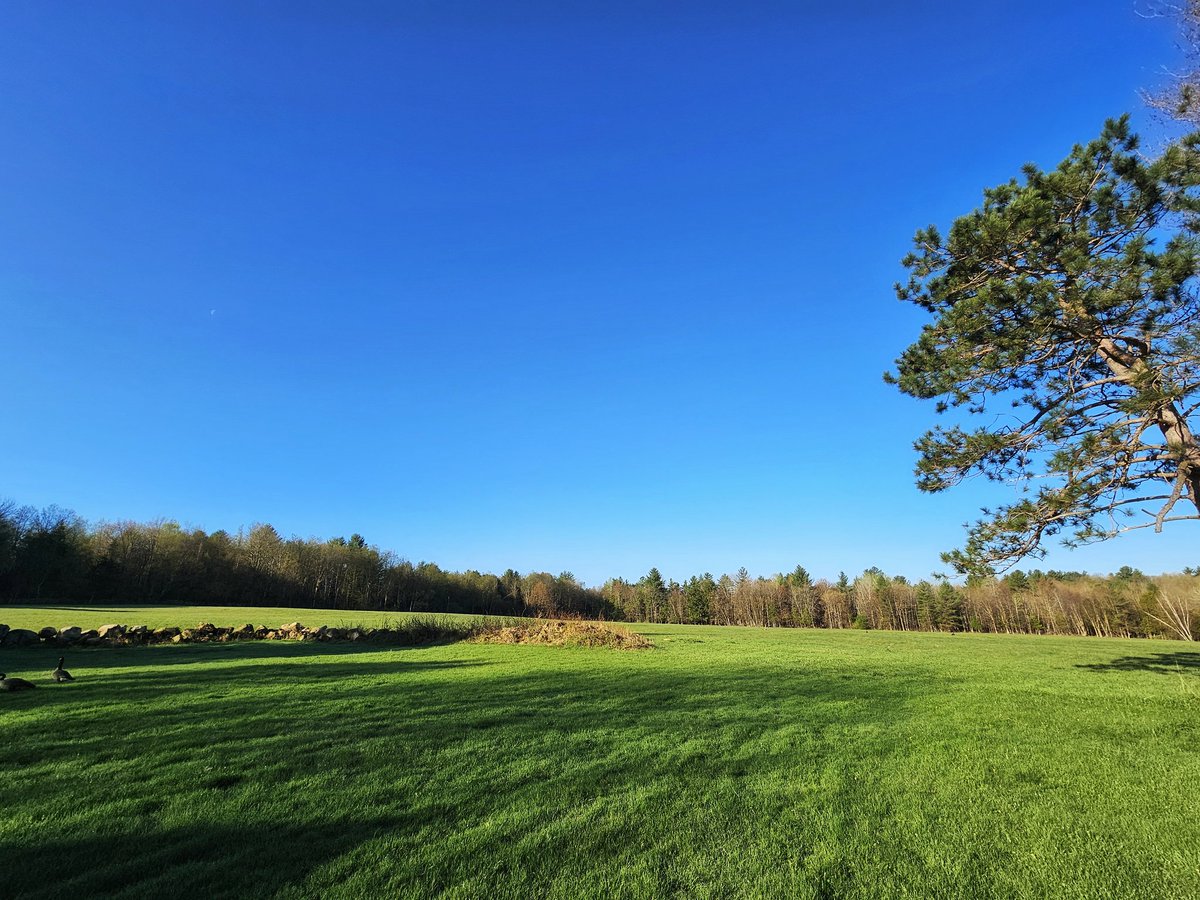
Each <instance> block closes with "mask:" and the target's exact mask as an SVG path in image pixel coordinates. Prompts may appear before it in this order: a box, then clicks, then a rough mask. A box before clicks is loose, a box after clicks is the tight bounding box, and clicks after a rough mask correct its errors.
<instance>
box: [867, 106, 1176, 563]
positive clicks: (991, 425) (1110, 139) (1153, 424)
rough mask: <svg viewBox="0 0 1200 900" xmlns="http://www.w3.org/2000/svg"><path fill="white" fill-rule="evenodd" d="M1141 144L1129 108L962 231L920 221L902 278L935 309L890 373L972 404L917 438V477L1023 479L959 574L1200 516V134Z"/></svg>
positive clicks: (903, 294)
mask: <svg viewBox="0 0 1200 900" xmlns="http://www.w3.org/2000/svg"><path fill="white" fill-rule="evenodd" d="M1137 146H1138V144H1137V138H1136V136H1134V135H1133V134H1131V133H1130V131H1129V127H1128V124H1127V121H1126V119H1124V118H1122V119H1120V120H1116V121H1110V122H1108V123H1107V124H1106V126H1105V128H1104V131H1103V133H1102V134H1101V135H1100V137H1099V138H1098V139H1097V140H1095V141H1092V142H1091V143H1089V144H1087V145H1084V146H1077V147H1075V148H1074V150H1073V151H1072V152H1071V155H1070V156H1069V157H1068V158H1067V159H1066V160H1064V161H1063V163H1062V164H1061V165H1059V166H1058V168H1056V169H1054V170H1052V171H1049V172H1043V171H1041V170H1039V169H1038V168H1036V167H1034V166H1031V165H1030V166H1026V167H1025V168H1024V170H1023V180H1022V181H1020V182H1018V181H1017V180H1013V181H1010V182H1009V183H1007V184H1003V185H1000V186H999V187H995V188H992V189H990V190H988V191H986V192H985V194H984V203H983V206H982V208H980V209H978V210H976V211H975V212H973V213H971V214H969V215H966V216H963V217H962V218H960V219H958V220H957V221H955V223H954V224H953V226H952V227H951V229H950V232H949V234H948V235H947V236H943V235H942V234H941V233H940V232H939V231H938V230H937V229H936V228H935V227H933V226H931V227H929V228H928V229H925V230H923V231H920V232H918V233H917V236H916V239H915V249H914V252H913V253H911V254H910V255H909V256H908V257H907V258H906V259H905V260H904V265H905V266H906V267H907V268H908V269H909V270H910V272H911V276H910V278H909V280H908V282H907V283H906V284H902V285H897V292H898V294H899V296H900V298H901V299H902V300H905V301H908V302H910V303H913V304H915V305H917V306H919V307H921V308H922V309H924V310H925V311H926V312H928V313H929V314H930V315H931V316H932V317H933V320H932V321H931V322H930V323H928V324H927V325H925V326H924V328H923V329H922V331H921V334H920V337H919V339H918V340H917V342H916V343H914V344H913V345H912V346H911V347H909V348H908V349H907V350H905V351H904V353H903V354H902V355H901V356H900V358H899V359H898V360H897V363H896V372H894V373H889V374H888V375H887V376H886V378H887V380H889V381H891V382H893V383H895V384H897V385H898V387H899V388H900V390H901V391H903V392H904V393H906V394H909V395H911V396H913V397H917V398H921V399H933V400H936V401H937V409H938V411H939V412H943V413H944V412H949V411H953V412H955V413H956V420H955V421H953V422H952V423H950V424H949V425H947V426H944V427H943V426H938V427H935V428H933V429H932V430H930V431H929V432H927V433H926V434H925V435H923V436H922V437H921V438H920V439H919V440H917V442H916V445H915V446H916V449H917V451H918V453H919V454H920V457H919V461H918V463H917V470H916V475H917V484H918V486H919V487H920V488H921V489H922V490H925V491H934V492H936V491H941V490H944V489H945V488H947V487H951V486H953V485H955V484H958V483H959V482H961V481H962V480H964V479H966V478H970V477H975V476H982V477H984V478H986V479H989V480H993V481H998V482H1005V483H1012V484H1016V485H1017V486H1018V488H1019V490H1020V492H1021V493H1020V497H1019V499H1018V500H1016V501H1015V502H1014V503H1012V504H1011V505H1008V506H1003V507H1000V508H999V509H996V510H985V511H984V512H985V517H984V518H983V519H981V520H980V521H979V522H977V523H976V524H975V526H974V527H973V528H972V529H971V530H970V532H969V534H968V538H967V543H966V546H965V547H964V548H963V549H962V550H956V551H953V552H951V553H948V554H946V555H945V558H946V561H947V562H949V563H951V564H952V565H953V566H954V567H955V568H956V569H958V570H959V571H960V572H964V573H989V572H991V571H992V567H993V566H994V565H997V564H1011V563H1012V562H1013V561H1015V560H1017V559H1019V558H1020V557H1022V556H1025V555H1035V556H1036V555H1039V554H1040V553H1041V552H1042V542H1043V540H1044V539H1046V538H1049V537H1051V536H1054V535H1059V534H1061V535H1063V536H1065V538H1066V541H1067V542H1068V543H1070V544H1075V543H1081V542H1088V541H1095V540H1101V539H1104V538H1108V537H1111V536H1113V535H1115V534H1117V533H1120V532H1121V531H1125V530H1128V529H1130V528H1140V527H1155V528H1161V526H1162V524H1163V523H1164V522H1165V521H1173V520H1177V519H1183V518H1193V519H1194V518H1200V515H1197V508H1198V507H1197V504H1198V503H1200V444H1198V443H1197V440H1196V438H1195V436H1194V435H1193V433H1192V430H1191V428H1190V425H1189V420H1188V419H1189V415H1190V414H1191V412H1192V411H1193V409H1194V406H1195V403H1196V399H1197V397H1196V395H1197V387H1198V385H1200V351H1198V347H1200V331H1198V328H1200V308H1198V305H1197V302H1196V298H1195V295H1194V291H1193V279H1194V276H1195V275H1196V272H1197V267H1198V263H1200V244H1198V243H1197V240H1196V237H1195V220H1194V216H1195V214H1196V211H1197V205H1198V201H1197V197H1196V195H1195V190H1194V189H1195V188H1196V186H1197V184H1200V151H1198V146H1200V135H1193V136H1191V137H1189V138H1186V139H1184V140H1182V141H1180V142H1179V143H1177V144H1175V145H1173V146H1172V147H1171V148H1170V149H1169V150H1168V151H1167V152H1166V153H1165V154H1164V155H1163V156H1162V157H1160V158H1159V159H1157V160H1154V161H1149V162H1148V161H1146V160H1144V159H1143V157H1142V156H1141V155H1140V154H1139V153H1138V150H1137ZM976 417H978V418H980V419H981V420H983V421H984V422H985V423H986V424H983V425H981V426H978V427H970V426H969V425H968V422H969V420H970V419H972V418H976ZM1181 501H1182V502H1181ZM1147 509H1149V510H1150V511H1149V512H1145V510H1147Z"/></svg>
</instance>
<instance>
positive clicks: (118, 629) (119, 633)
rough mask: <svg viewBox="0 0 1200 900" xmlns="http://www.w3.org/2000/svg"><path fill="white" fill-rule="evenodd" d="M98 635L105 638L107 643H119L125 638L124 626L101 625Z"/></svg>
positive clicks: (97, 631)
mask: <svg viewBox="0 0 1200 900" xmlns="http://www.w3.org/2000/svg"><path fill="white" fill-rule="evenodd" d="M96 634H98V635H100V637H102V638H104V639H105V640H106V641H119V640H120V639H121V638H123V637H124V636H125V626H124V625H101V626H100V627H99V628H97V629H96Z"/></svg>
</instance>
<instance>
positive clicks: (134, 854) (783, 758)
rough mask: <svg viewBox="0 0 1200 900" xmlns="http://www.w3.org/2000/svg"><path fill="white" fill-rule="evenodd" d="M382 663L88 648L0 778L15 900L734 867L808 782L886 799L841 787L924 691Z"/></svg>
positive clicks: (874, 680) (17, 728) (865, 684)
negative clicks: (634, 859)
mask: <svg viewBox="0 0 1200 900" xmlns="http://www.w3.org/2000/svg"><path fill="white" fill-rule="evenodd" d="M381 649H387V650H391V648H378V647H375V648H372V647H363V648H359V647H358V646H357V645H351V646H346V645H305V644H294V645H292V644H279V645H275V644H247V645H220V646H191V647H185V648H178V647H174V648H162V649H152V650H149V651H147V650H145V649H131V650H109V651H96V652H95V653H94V654H91V655H89V656H92V657H94V659H95V660H96V663H97V665H96V666H95V667H94V669H95V675H94V678H84V677H82V675H83V671H84V670H83V669H81V678H80V681H79V682H77V683H75V684H72V685H66V686H62V687H61V688H60V687H58V686H48V687H46V688H45V689H42V690H38V691H30V692H26V693H25V694H22V695H13V697H12V698H11V699H14V700H17V701H19V702H18V703H14V704H11V705H8V708H9V709H11V710H13V711H16V710H17V709H20V710H21V711H22V712H23V713H24V715H22V716H20V717H14V719H12V720H10V721H9V722H6V723H5V725H6V727H5V739H6V744H7V747H6V751H5V753H4V755H3V758H2V759H0V778H2V779H3V782H2V783H4V784H5V798H4V803H5V808H6V812H7V813H9V814H10V815H16V814H20V815H21V816H22V817H23V818H22V819H21V820H20V821H21V825H20V827H17V828H6V829H0V858H3V859H4V861H5V863H4V870H5V871H4V876H3V878H4V880H3V885H2V886H3V890H2V891H0V893H4V894H5V895H9V896H16V897H30V898H46V900H49V898H58V897H63V898H66V897H77V896H82V895H88V896H168V895H171V894H174V893H183V894H186V895H188V896H206V897H223V896H229V897H257V896H273V895H277V894H280V893H281V892H282V893H283V894H285V895H289V896H290V895H292V894H289V893H288V892H294V893H295V894H297V895H301V896H319V895H321V893H322V892H323V891H324V890H328V891H330V892H333V893H336V891H337V889H339V886H340V882H339V881H338V880H337V879H338V878H339V877H340V876H339V875H338V873H339V872H343V873H344V872H345V871H347V870H350V871H352V872H353V873H354V875H355V877H356V878H358V879H359V880H358V881H356V882H355V884H354V890H355V891H359V892H360V893H359V895H374V896H400V895H403V896H432V895H436V894H438V893H441V892H445V891H449V892H451V893H456V895H463V896H467V895H474V894H475V893H476V892H477V891H478V890H482V886H481V885H483V884H487V883H490V884H493V885H495V886H501V885H505V884H508V883H509V882H510V880H511V878H512V877H514V873H520V877H521V878H522V879H524V882H523V883H524V885H525V887H526V888H527V891H526V895H536V894H544V893H545V892H546V891H545V888H546V887H547V885H550V884H552V883H554V882H555V881H556V879H560V878H563V877H573V876H574V874H576V872H578V873H580V874H586V873H588V872H595V871H600V872H603V871H610V872H611V871H613V867H614V866H617V867H619V866H621V865H625V864H628V861H629V859H630V857H629V853H630V852H631V851H630V850H629V849H628V848H631V847H632V848H637V847H643V848H645V847H655V846H659V845H660V844H661V842H662V841H664V840H671V839H672V838H671V837H670V834H673V833H674V831H673V829H675V828H677V827H678V828H681V829H684V831H685V833H688V834H689V835H690V837H689V840H691V841H693V842H694V845H693V846H691V847H690V849H689V852H695V853H698V854H700V855H702V856H703V855H704V854H712V858H713V859H725V858H730V859H734V860H736V858H737V847H738V841H739V839H740V837H739V836H740V835H742V834H746V833H749V832H750V831H751V830H752V829H753V828H755V827H758V825H759V824H760V823H761V822H763V821H769V820H770V819H771V817H773V816H780V815H789V814H791V812H790V810H791V804H794V803H795V802H797V797H798V796H801V797H802V796H807V795H793V796H792V797H791V798H788V797H785V796H780V795H779V790H778V788H779V787H780V786H784V787H786V786H787V785H788V784H789V783H792V782H794V781H796V779H798V778H801V779H802V778H803V777H806V776H804V775H803V774H802V773H804V772H810V771H811V772H820V773H821V784H822V785H832V787H829V788H828V789H829V790H830V791H833V792H834V793H833V803H832V805H833V806H834V807H835V808H842V807H847V808H849V807H852V806H853V805H854V803H855V802H857V800H856V799H855V798H860V797H863V796H870V794H871V791H872V785H871V784H870V782H869V779H867V780H863V779H862V776H861V775H859V776H858V777H850V776H849V775H846V774H842V773H843V771H844V769H843V767H844V766H846V765H849V763H847V762H845V761H844V758H845V757H844V754H845V746H844V745H845V742H846V741H847V740H852V741H854V743H855V745H856V746H857V747H858V748H859V749H860V750H862V751H863V752H866V753H869V754H871V755H872V756H873V757H876V758H878V757H882V756H886V755H887V754H889V753H892V752H901V751H900V750H899V748H898V746H897V736H896V735H897V732H896V731H895V728H896V727H898V726H900V725H902V723H904V722H905V721H906V719H907V717H908V715H909V712H908V703H909V702H910V701H912V699H913V697H914V696H917V695H918V694H919V691H918V683H919V684H920V685H923V686H925V688H926V689H928V686H929V683H930V682H929V676H928V674H926V673H924V672H920V671H915V670H911V669H910V670H904V669H897V670H894V671H892V672H890V673H888V676H887V677H880V676H881V673H878V672H874V673H866V672H864V673H861V674H848V673H846V672H845V671H844V670H841V671H824V670H820V669H811V670H807V671H798V670H796V669H795V668H794V666H785V665H782V664H780V665H772V664H769V663H764V664H760V665H757V666H750V667H747V666H745V665H740V664H737V663H736V662H731V663H730V664H729V665H727V666H722V667H716V668H712V667H710V668H707V669H704V670H700V671H694V670H687V669H680V668H664V667H663V666H662V665H659V664H657V663H656V661H655V659H654V658H653V657H652V656H646V657H638V658H631V657H620V658H615V657H610V656H608V655H607V654H605V653H604V651H596V655H595V656H593V655H592V654H586V655H585V654H576V653H567V652H564V653H563V654H562V655H561V656H554V657H550V656H549V655H539V656H538V657H537V658H536V660H534V662H530V660H533V659H534V658H533V657H530V656H526V655H525V654H523V653H522V652H521V651H520V650H512V651H511V652H500V653H497V652H495V651H489V652H482V651H481V658H480V659H465V660H464V659H458V660H446V659H438V658H436V656H435V657H434V658H421V654H418V653H414V652H413V651H412V650H410V649H396V650H391V652H389V653H388V654H387V658H384V659H380V658H378V657H377V658H374V659H368V658H364V654H367V653H376V654H379V653H380V651H381ZM29 655H30V656H33V655H34V654H32V653H30V654H29ZM82 655H83V654H80V656H82ZM44 656H45V658H46V659H47V660H50V659H51V657H52V656H53V654H51V653H50V652H46V653H45V654H44ZM90 661H91V659H90V658H89V660H88V662H90ZM107 661H111V662H110V663H109V662H107ZM81 662H82V660H81ZM180 662H190V663H209V662H211V663H212V665H211V666H197V667H196V668H194V669H192V670H185V669H181V668H176V667H175V665H174V664H175V663H180ZM51 664H52V663H51ZM109 665H110V666H111V667H129V668H132V669H134V671H132V672H113V673H110V674H108V675H105V674H104V672H103V669H104V668H106V667H107V666H109ZM48 668H49V665H48V666H47V669H48ZM139 670H140V671H139ZM35 695H36V696H35ZM0 699H3V698H0ZM6 705H7V704H3V703H0V715H3V709H4V708H5V706H6ZM42 707H45V708H44V710H42V711H44V713H45V714H44V715H42V714H39V710H40V709H41V708H42ZM30 713H34V714H32V715H31V714H30ZM759 778H761V779H766V781H765V782H756V779H759ZM756 783H757V784H770V785H774V786H775V787H773V788H772V789H771V790H769V791H765V792H763V791H759V790H758V789H757V788H756V787H755V784H756ZM808 790H810V791H811V790H812V788H811V787H810V788H808ZM838 792H843V793H841V794H839V793H838ZM839 797H840V798H841V799H840V800H839V799H838V798H839ZM181 822H182V823H184V824H180V823H181ZM713 822H720V823H721V826H720V827H719V828H715V827H713V825H712V823H713ZM663 823H670V828H671V829H672V831H669V832H667V833H666V834H664V833H663V832H661V831H658V830H657V829H660V828H661V827H663ZM485 826H486V828H487V830H485ZM739 829H741V831H739ZM731 840H732V845H730V843H729V842H730V841H731ZM710 844H711V846H710ZM787 852H788V853H789V854H792V856H791V857H789V858H793V859H794V857H795V855H799V856H803V855H804V853H805V850H804V848H803V847H802V846H800V845H791V846H789V847H788V848H787ZM781 864H782V862H781ZM572 867H575V868H574V869H573V868H572ZM735 868H736V867H735ZM731 871H732V870H731ZM735 876H736V872H734V874H733V875H729V876H728V877H735ZM656 877H657V876H656ZM661 877H662V878H669V877H675V876H669V874H662V875H661ZM830 877H833V878H835V879H836V878H839V877H842V876H838V875H833V876H830ZM846 877H849V876H846ZM479 879H483V881H482V882H480V881H479ZM740 886H741V887H744V885H740ZM738 887H739V883H738V882H736V881H735V882H726V883H725V884H724V888H725V889H728V890H736V889H738ZM835 887H836V885H835ZM843 887H845V885H843ZM341 889H342V890H343V892H344V891H345V890H346V889H345V888H341ZM362 891H365V892H366V893H365V894H363V893H362ZM652 892H653V893H656V894H663V895H665V894H671V893H676V894H678V893H681V892H686V891H685V886H683V885H677V884H673V883H672V882H670V881H669V880H667V881H662V882H656V885H655V888H654V890H653V891H652ZM717 893H720V891H717ZM506 895H513V894H512V890H511V889H510V891H509V893H508V894H506Z"/></svg>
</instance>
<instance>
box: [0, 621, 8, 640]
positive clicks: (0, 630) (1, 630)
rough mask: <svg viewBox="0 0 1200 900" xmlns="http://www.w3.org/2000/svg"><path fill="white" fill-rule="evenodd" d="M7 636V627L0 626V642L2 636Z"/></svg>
mask: <svg viewBox="0 0 1200 900" xmlns="http://www.w3.org/2000/svg"><path fill="white" fill-rule="evenodd" d="M6 634H8V626H7V625H0V641H3V640H4V636H5V635H6Z"/></svg>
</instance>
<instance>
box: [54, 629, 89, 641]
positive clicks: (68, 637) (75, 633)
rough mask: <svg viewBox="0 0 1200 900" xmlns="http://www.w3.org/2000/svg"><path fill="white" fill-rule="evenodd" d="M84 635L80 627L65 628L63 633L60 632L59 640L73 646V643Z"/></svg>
mask: <svg viewBox="0 0 1200 900" xmlns="http://www.w3.org/2000/svg"><path fill="white" fill-rule="evenodd" d="M82 634H83V629H82V628H80V627H79V626H78V625H72V626H71V627H70V628H64V629H63V630H62V631H60V632H59V633H58V639H59V640H60V641H66V642H67V643H68V644H71V643H74V642H75V641H77V640H79V638H80V636H81V635H82Z"/></svg>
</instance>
